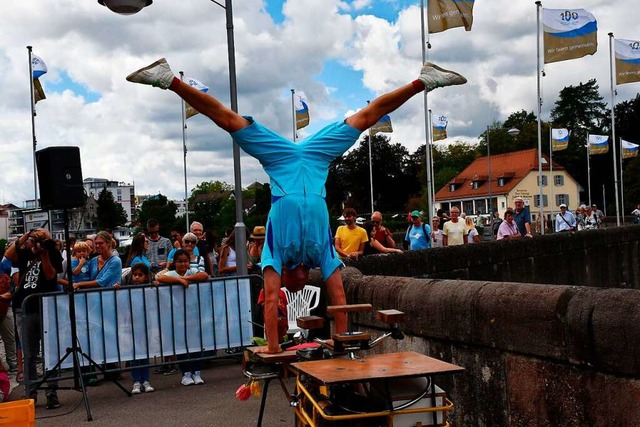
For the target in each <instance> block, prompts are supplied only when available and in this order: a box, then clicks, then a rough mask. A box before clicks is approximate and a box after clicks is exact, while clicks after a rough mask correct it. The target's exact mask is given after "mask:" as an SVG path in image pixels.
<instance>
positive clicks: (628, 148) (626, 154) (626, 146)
mask: <svg viewBox="0 0 640 427" xmlns="http://www.w3.org/2000/svg"><path fill="white" fill-rule="evenodd" d="M620 143H621V144H622V158H623V159H629V158H631V157H638V148H639V147H640V145H638V144H634V143H632V142H629V141H625V140H624V139H620Z"/></svg>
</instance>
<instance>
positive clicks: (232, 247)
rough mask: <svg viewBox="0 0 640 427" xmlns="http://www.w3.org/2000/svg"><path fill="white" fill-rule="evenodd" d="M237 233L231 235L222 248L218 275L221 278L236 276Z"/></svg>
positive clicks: (233, 232)
mask: <svg viewBox="0 0 640 427" xmlns="http://www.w3.org/2000/svg"><path fill="white" fill-rule="evenodd" d="M236 271H237V266H236V232H235V230H234V231H232V232H231V234H229V237H227V241H226V242H225V243H224V244H223V245H222V247H221V248H220V264H219V265H218V274H219V275H220V276H233V275H234V274H236Z"/></svg>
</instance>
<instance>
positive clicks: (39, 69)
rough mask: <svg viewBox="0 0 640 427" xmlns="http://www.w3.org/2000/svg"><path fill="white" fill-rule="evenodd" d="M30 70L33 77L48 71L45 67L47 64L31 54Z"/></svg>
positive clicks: (35, 77)
mask: <svg viewBox="0 0 640 427" xmlns="http://www.w3.org/2000/svg"><path fill="white" fill-rule="evenodd" d="M31 70H32V72H33V78H34V79H37V78H38V77H40V76H41V75H43V74H46V72H47V71H49V70H48V69H47V64H45V63H44V61H43V60H42V58H40V57H39V56H36V55H31Z"/></svg>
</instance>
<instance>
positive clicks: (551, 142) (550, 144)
mask: <svg viewBox="0 0 640 427" xmlns="http://www.w3.org/2000/svg"><path fill="white" fill-rule="evenodd" d="M552 132H553V123H552V124H551V125H550V126H549V174H550V175H551V176H550V179H551V182H550V183H549V187H550V188H551V200H550V203H549V206H550V207H551V218H553V212H554V211H555V209H554V208H555V206H556V201H555V194H554V191H553V187H555V185H556V179H555V178H554V177H553V139H552V138H551V133H552ZM576 202H577V200H576ZM540 225H544V224H542V222H541V223H540Z"/></svg>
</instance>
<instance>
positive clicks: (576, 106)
mask: <svg viewBox="0 0 640 427" xmlns="http://www.w3.org/2000/svg"><path fill="white" fill-rule="evenodd" d="M608 115H609V110H608V109H607V104H606V103H605V102H604V100H603V98H602V96H600V93H599V86H598V83H597V82H596V80H595V79H591V80H589V81H588V82H587V83H580V84H579V85H577V86H567V87H565V88H564V89H562V90H561V91H560V94H559V98H558V100H557V101H556V103H555V107H554V108H553V109H552V110H551V120H552V122H553V127H554V128H561V127H564V128H567V129H568V130H569V146H568V148H567V149H566V150H562V151H557V152H554V153H553V160H554V161H557V162H558V163H560V164H561V165H563V166H564V167H565V168H566V169H567V171H568V172H569V174H571V176H573V177H574V178H575V179H576V180H577V181H578V182H580V183H582V185H583V187H585V189H586V187H587V182H588V179H587V162H586V156H587V151H586V150H587V149H586V140H587V135H588V134H590V133H591V134H601V135H606V134H607V133H608V132H609V128H610V126H609V124H608V121H609V119H608ZM546 135H548V133H546ZM547 138H548V136H547ZM590 163H591V188H592V194H593V195H594V197H593V201H598V202H600V206H603V204H602V200H601V197H600V196H601V195H602V191H601V190H600V189H601V188H602V185H603V184H609V183H610V184H611V187H610V190H609V191H608V194H613V181H612V176H611V169H612V167H611V164H612V158H611V153H609V154H606V155H598V156H592V157H591V162H590ZM587 194H588V190H587V191H585V193H584V194H583V197H582V200H585V201H586V200H587Z"/></svg>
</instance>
